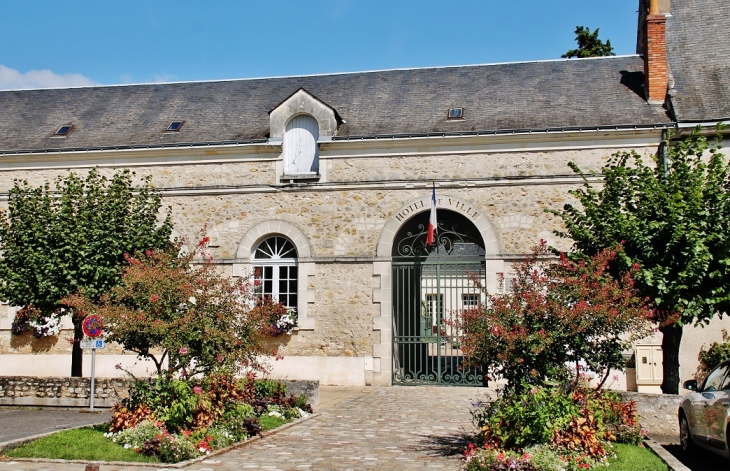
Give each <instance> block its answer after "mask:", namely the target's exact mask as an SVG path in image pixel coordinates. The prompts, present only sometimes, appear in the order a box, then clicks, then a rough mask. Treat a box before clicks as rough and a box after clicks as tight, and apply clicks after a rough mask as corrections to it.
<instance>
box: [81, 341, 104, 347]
mask: <svg viewBox="0 0 730 471" xmlns="http://www.w3.org/2000/svg"><path fill="white" fill-rule="evenodd" d="M79 343H80V344H81V348H83V349H86V350H88V349H90V348H99V349H101V348H104V341H103V340H98V339H91V340H82V341H81V342H79Z"/></svg>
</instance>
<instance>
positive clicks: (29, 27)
mask: <svg viewBox="0 0 730 471" xmlns="http://www.w3.org/2000/svg"><path fill="white" fill-rule="evenodd" d="M0 5H1V6H2V9H1V10H0V11H2V18H0V44H2V45H3V48H2V53H0V89H17V88H43V87H58V86H77V85H90V84H105V85H111V84H122V83H142V82H144V83H148V82H169V81H190V80H218V79H231V78H251V77H271V76H282V75H305V74H322V73H333V72H350V71H361V70H379V69H392V68H412V67H431V66H442V65H463V64H484V63H494V62H512V61H528V60H544V59H556V58H559V57H560V55H561V54H563V53H565V52H566V51H567V50H568V49H570V48H573V47H575V41H574V37H575V35H574V30H575V27H576V26H578V25H583V26H588V27H590V28H591V29H594V28H600V37H601V38H602V39H604V40H605V39H606V38H608V39H610V40H611V43H612V45H613V46H614V49H615V51H616V53H617V54H619V55H622V54H634V53H635V48H636V21H637V20H636V10H637V6H638V0H610V1H605V0H603V1H599V0H522V1H503V0H502V1H497V0H481V1H478V0H451V1H435V0H391V1H381V0H268V1H253V0H251V1H246V0H238V1H234V0H217V1H216V0H208V1H202V0H197V1H192V0H178V1H174V2H173V1H155V0H126V1H124V2H120V1H108V0H100V1H97V0H84V1H82V0H64V1H63V2H57V1H55V2H51V1H47V0H5V1H3V2H2V3H1V4H0Z"/></svg>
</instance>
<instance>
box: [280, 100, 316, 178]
mask: <svg viewBox="0 0 730 471" xmlns="http://www.w3.org/2000/svg"><path fill="white" fill-rule="evenodd" d="M318 139H319V123H317V120H316V119H314V118H313V117H312V116H310V115H308V114H300V115H297V116H294V117H293V118H292V119H291V120H290V121H289V122H288V123H287V125H286V132H285V134H284V175H292V176H293V175H302V176H306V175H318V174H319V147H318V146H317V140H318Z"/></svg>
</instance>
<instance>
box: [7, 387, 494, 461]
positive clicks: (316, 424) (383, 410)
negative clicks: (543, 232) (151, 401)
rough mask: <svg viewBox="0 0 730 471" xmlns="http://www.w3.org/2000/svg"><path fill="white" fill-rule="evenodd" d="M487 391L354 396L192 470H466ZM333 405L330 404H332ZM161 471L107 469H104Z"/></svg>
mask: <svg viewBox="0 0 730 471" xmlns="http://www.w3.org/2000/svg"><path fill="white" fill-rule="evenodd" d="M487 394H488V390H486V389H481V388H432V387H412V388H405V387H389V388H385V387H383V388H379V387H368V388H361V389H358V390H356V391H351V393H350V394H347V395H346V397H344V398H343V397H340V398H339V399H338V400H337V401H332V402H331V403H330V404H329V405H328V404H327V403H326V402H323V403H322V411H321V413H320V414H319V415H318V416H316V417H313V418H310V419H308V420H306V421H303V422H301V423H299V424H296V425H294V426H292V427H290V428H288V429H286V430H282V431H281V432H279V433H276V434H274V435H272V436H269V437H266V438H264V439H263V440H260V441H257V442H253V443H251V444H250V445H247V446H244V447H242V448H240V449H237V450H233V451H230V452H228V453H225V454H223V455H218V456H215V457H212V458H211V459H210V460H207V461H206V462H202V463H196V464H193V465H190V466H188V467H186V468H184V469H185V470H190V471H217V470H220V471H234V470H248V469H265V470H306V469H311V470H315V469H316V470H361V469H378V470H380V469H399V470H424V469H426V470H458V469H459V468H460V466H461V450H462V449H463V447H464V445H465V442H464V439H463V436H464V435H465V434H466V433H470V432H471V431H472V428H471V423H470V415H469V409H470V407H471V404H472V403H473V402H475V401H476V400H478V399H482V398H484V397H485V396H486V395H487ZM325 399H326V398H325ZM83 468H84V467H83V464H79V463H63V464H60V463H31V462H19V461H18V462H0V471H5V470H7V471H45V470H49V469H53V470H54V471H71V470H82V469H83ZM156 469H164V465H163V466H160V467H140V466H135V467H134V468H132V467H126V466H116V465H112V464H102V465H101V467H100V471H116V470H126V471H130V470H134V471H147V470H150V471H151V470H156Z"/></svg>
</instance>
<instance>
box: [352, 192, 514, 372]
mask: <svg viewBox="0 0 730 471" xmlns="http://www.w3.org/2000/svg"><path fill="white" fill-rule="evenodd" d="M436 207H437V208H441V209H448V210H451V211H455V212H457V213H460V214H462V215H464V216H466V217H467V219H469V221H471V222H472V223H473V224H474V226H475V227H476V228H477V229H478V231H479V233H480V234H481V236H482V240H483V242H484V250H485V252H486V255H487V257H489V256H490V255H497V254H499V253H501V244H500V241H499V237H498V235H497V231H496V230H495V229H494V226H493V225H492V222H491V221H490V220H489V218H488V217H487V216H486V215H485V214H484V213H482V212H481V211H479V210H478V206H477V205H476V204H475V203H471V202H468V201H464V200H462V199H460V198H457V197H454V196H449V195H437V198H436ZM430 208H431V197H430V196H429V195H428V194H426V195H424V196H423V197H421V198H418V199H414V200H411V201H410V202H407V203H406V204H404V205H403V206H401V207H400V208H399V209H398V210H397V211H395V212H394V213H393V215H392V216H391V217H390V218H389V219H388V220H387V221H386V223H385V225H384V227H383V230H382V231H381V233H380V237H379V239H378V245H377V247H376V254H377V259H376V261H375V262H373V277H375V278H378V279H379V280H380V287H379V288H375V289H373V303H375V304H380V316H376V317H373V331H375V332H376V333H377V334H378V335H376V338H380V343H375V344H374V345H373V366H372V368H373V370H372V373H370V372H368V371H366V375H367V376H366V377H367V378H368V380H369V384H375V385H391V384H392V380H393V346H392V341H393V306H392V303H393V278H392V262H391V260H392V251H393V243H394V242H395V237H396V235H397V234H398V231H399V229H400V228H401V226H402V225H403V224H404V223H405V222H406V221H407V220H409V219H410V218H411V217H413V216H414V215H416V214H419V213H421V212H424V211H429V210H430ZM493 278H495V279H496V274H493ZM370 374H372V376H370Z"/></svg>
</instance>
